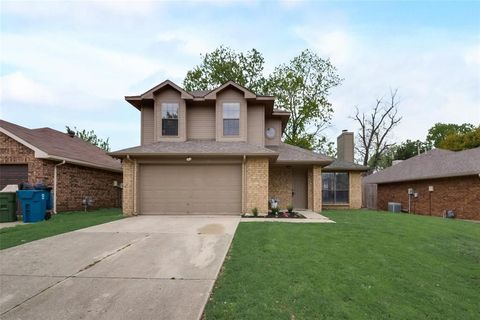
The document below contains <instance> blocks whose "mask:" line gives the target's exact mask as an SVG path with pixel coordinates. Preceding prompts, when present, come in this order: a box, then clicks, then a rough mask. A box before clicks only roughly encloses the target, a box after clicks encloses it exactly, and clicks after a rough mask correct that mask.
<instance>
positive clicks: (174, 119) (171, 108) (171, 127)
mask: <svg viewBox="0 0 480 320" xmlns="http://www.w3.org/2000/svg"><path fill="white" fill-rule="evenodd" d="M162 136H178V103H162Z"/></svg>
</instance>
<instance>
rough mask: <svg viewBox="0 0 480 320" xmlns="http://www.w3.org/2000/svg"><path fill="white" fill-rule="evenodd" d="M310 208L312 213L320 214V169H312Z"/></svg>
mask: <svg viewBox="0 0 480 320" xmlns="http://www.w3.org/2000/svg"><path fill="white" fill-rule="evenodd" d="M312 197H313V198H312V206H313V208H312V209H313V211H315V212H322V167H320V166H313V169H312Z"/></svg>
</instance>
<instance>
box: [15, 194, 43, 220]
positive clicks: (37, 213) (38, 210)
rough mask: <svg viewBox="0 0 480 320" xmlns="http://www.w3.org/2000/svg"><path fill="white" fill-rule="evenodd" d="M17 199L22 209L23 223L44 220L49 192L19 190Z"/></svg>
mask: <svg viewBox="0 0 480 320" xmlns="http://www.w3.org/2000/svg"><path fill="white" fill-rule="evenodd" d="M17 198H18V199H19V200H20V206H21V208H22V216H23V222H38V221H43V220H45V213H46V212H47V203H48V201H50V199H51V197H50V191H46V190H19V191H17Z"/></svg>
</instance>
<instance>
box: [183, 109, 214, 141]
mask: <svg viewBox="0 0 480 320" xmlns="http://www.w3.org/2000/svg"><path fill="white" fill-rule="evenodd" d="M187 139H198V140H213V139H215V105H214V104H201V103H194V104H192V105H189V106H187Z"/></svg>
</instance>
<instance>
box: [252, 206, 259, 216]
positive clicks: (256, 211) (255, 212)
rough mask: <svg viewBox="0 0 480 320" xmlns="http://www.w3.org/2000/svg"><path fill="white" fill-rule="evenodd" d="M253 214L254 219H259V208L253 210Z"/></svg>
mask: <svg viewBox="0 0 480 320" xmlns="http://www.w3.org/2000/svg"><path fill="white" fill-rule="evenodd" d="M252 214H253V216H254V217H258V208H257V207H255V208H253V209H252Z"/></svg>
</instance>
